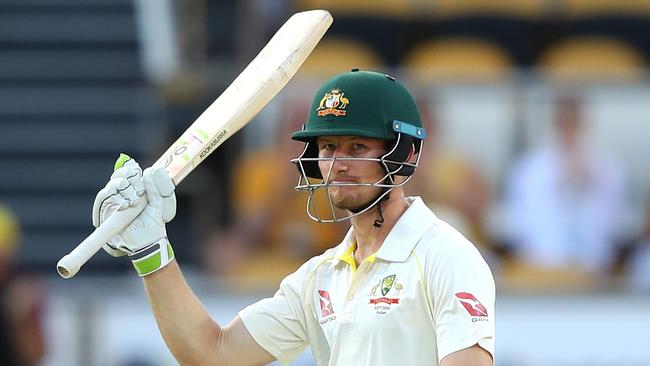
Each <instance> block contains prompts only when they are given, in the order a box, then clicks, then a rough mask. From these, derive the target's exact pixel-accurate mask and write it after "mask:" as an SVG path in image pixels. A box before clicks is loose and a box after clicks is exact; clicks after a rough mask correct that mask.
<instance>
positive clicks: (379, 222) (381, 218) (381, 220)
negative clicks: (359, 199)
mask: <svg viewBox="0 0 650 366" xmlns="http://www.w3.org/2000/svg"><path fill="white" fill-rule="evenodd" d="M391 189H392V188H384V189H382V190H381V191H380V192H379V193H378V194H377V195H376V196H375V197H373V198H372V199H370V200H368V203H366V204H365V205H363V206H359V207H356V208H353V209H348V211H350V212H352V213H355V214H356V213H359V212H361V211H363V210H367V209H368V208H371V207H372V206H373V203H374V205H375V206H377V214H378V215H379V218H378V219H377V220H375V222H374V224H372V226H374V227H376V228H380V227H382V225H383V223H384V215H383V214H382V212H381V204H382V202H384V201H388V199H389V198H390V192H388V193H386V191H390V190H391ZM385 193H386V195H385V196H384V197H382V199H380V200H379V201H377V202H375V201H376V200H377V198H378V197H379V196H381V195H383V194H385Z"/></svg>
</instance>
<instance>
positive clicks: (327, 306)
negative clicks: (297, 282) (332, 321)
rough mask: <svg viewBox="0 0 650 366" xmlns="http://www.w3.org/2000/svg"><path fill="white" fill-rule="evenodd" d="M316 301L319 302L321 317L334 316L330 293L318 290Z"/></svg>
mask: <svg viewBox="0 0 650 366" xmlns="http://www.w3.org/2000/svg"><path fill="white" fill-rule="evenodd" d="M318 300H319V301H320V312H321V315H322V317H323V318H324V317H326V316H329V315H332V314H334V308H333V307H332V300H330V293H329V292H327V291H324V290H318Z"/></svg>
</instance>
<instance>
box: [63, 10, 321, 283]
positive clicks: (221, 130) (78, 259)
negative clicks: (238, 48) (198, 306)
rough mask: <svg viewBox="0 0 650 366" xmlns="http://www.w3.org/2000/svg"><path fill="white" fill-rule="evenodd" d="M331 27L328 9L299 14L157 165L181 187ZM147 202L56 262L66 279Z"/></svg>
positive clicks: (121, 213)
mask: <svg viewBox="0 0 650 366" xmlns="http://www.w3.org/2000/svg"><path fill="white" fill-rule="evenodd" d="M331 24H332V16H331V15H330V13H329V12H327V11H325V10H310V11H305V12H301V13H296V14H294V15H293V16H292V17H291V18H289V20H287V22H286V23H285V24H284V25H283V26H282V27H281V28H280V29H279V30H278V31H277V33H276V34H275V35H274V36H273V38H271V40H270V41H269V43H267V45H266V46H265V47H264V48H263V49H262V51H260V53H259V54H258V55H257V57H255V59H253V61H251V63H250V64H249V65H248V66H247V67H246V68H245V69H244V71H242V72H241V74H239V76H238V77H237V78H236V79H235V81H233V82H232V84H230V86H228V88H226V90H225V91H224V92H223V93H222V94H221V95H220V96H219V97H218V98H217V99H216V100H215V101H214V102H213V103H212V104H211V105H210V106H209V107H208V108H207V109H206V110H205V111H204V112H203V113H202V114H201V115H200V116H199V118H197V119H196V121H194V123H192V125H191V126H190V127H189V128H188V129H187V130H186V131H185V132H184V133H183V134H182V135H181V137H180V138H179V139H178V140H176V142H174V144H172V146H171V147H170V148H169V149H167V151H166V152H165V153H164V154H163V155H162V156H161V157H160V159H158V161H156V163H155V164H154V165H153V166H154V167H161V166H162V167H165V171H166V172H167V174H168V175H169V177H170V178H171V179H172V181H173V182H174V184H175V185H176V186H178V184H179V183H180V182H181V181H182V180H183V179H184V178H185V177H186V176H187V175H188V174H189V173H190V172H191V171H192V170H194V168H196V166H198V165H199V164H200V163H201V162H202V161H203V160H204V159H205V158H206V157H207V156H208V155H210V153H212V152H213V151H214V150H215V149H216V148H217V147H218V146H219V145H221V144H222V143H223V142H224V141H226V140H227V139H228V138H230V136H232V135H233V134H234V133H236V132H237V131H239V130H240V129H241V128H242V127H244V126H245V125H246V124H247V123H248V122H250V120H251V119H253V117H255V115H256V114H257V113H258V112H259V111H260V110H261V109H262V108H263V107H264V106H265V105H266V104H267V103H268V102H269V101H271V99H272V98H273V97H274V96H275V95H276V94H277V93H278V92H279V91H280V90H281V89H282V88H283V87H284V86H285V85H286V84H287V82H288V81H289V79H291V77H292V76H293V75H294V74H295V73H296V71H298V68H299V67H300V65H302V63H303V62H304V61H305V59H306V58H307V56H309V54H310V53H311V51H312V50H313V49H314V47H316V44H318V41H319V40H320V39H321V38H322V37H323V35H324V34H325V32H326V31H327V29H328V28H329V26H330V25H331ZM146 205H147V201H146V199H145V197H142V198H141V199H139V200H138V204H137V206H136V207H137V209H136V208H130V209H127V210H123V211H118V212H116V213H115V214H113V215H111V216H110V217H109V218H108V220H106V221H105V222H104V223H103V224H102V225H100V227H98V228H96V229H95V231H93V233H92V234H90V235H89V236H88V237H87V238H86V239H85V240H84V241H82V242H81V243H80V244H79V245H77V247H76V248H74V249H73V250H72V251H71V252H70V253H69V254H68V255H66V256H64V257H63V258H61V259H60V260H59V262H58V263H57V266H56V268H57V271H58V272H59V274H60V275H61V277H63V278H70V277H72V276H74V275H75V274H76V273H77V272H78V271H79V269H80V268H81V266H82V265H83V264H84V263H86V262H87V261H88V260H89V259H90V258H91V257H92V256H93V255H95V253H97V251H99V249H101V247H102V246H103V245H104V243H106V242H108V240H109V239H110V238H111V237H113V236H114V235H116V234H117V233H119V232H120V231H122V230H123V229H124V228H126V227H127V226H128V225H129V223H130V222H131V221H133V220H134V219H135V218H136V217H137V216H138V215H139V214H140V212H142V210H144V208H145V207H146Z"/></svg>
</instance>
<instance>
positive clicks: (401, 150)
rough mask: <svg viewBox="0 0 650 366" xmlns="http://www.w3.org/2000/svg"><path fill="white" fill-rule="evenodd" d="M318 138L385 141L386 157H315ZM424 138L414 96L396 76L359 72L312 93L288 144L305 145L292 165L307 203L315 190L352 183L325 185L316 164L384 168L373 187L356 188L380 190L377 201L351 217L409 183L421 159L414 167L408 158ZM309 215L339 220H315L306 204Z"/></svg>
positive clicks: (340, 76)
mask: <svg viewBox="0 0 650 366" xmlns="http://www.w3.org/2000/svg"><path fill="white" fill-rule="evenodd" d="M319 136H360V137H370V138H378V139H382V140H386V141H387V144H386V146H387V148H386V153H385V154H383V155H381V156H379V157H377V158H351V157H333V158H319V157H318V146H317V144H316V138H317V137H319ZM425 137H426V131H425V129H424V128H422V122H421V118H420V114H419V112H418V110H417V107H416V105H415V101H414V100H413V97H412V96H411V94H410V93H409V91H408V90H407V89H406V88H405V87H404V86H403V85H402V84H400V83H399V82H398V81H397V80H395V78H394V77H392V76H390V75H387V74H382V73H377V72H371V71H359V70H358V69H353V70H352V71H351V72H347V73H343V74H339V75H337V76H335V77H333V78H332V79H330V80H329V81H327V82H326V83H325V84H324V85H323V86H322V87H321V88H320V89H319V90H318V91H317V92H316V95H315V96H314V100H313V102H312V104H311V107H310V109H309V117H308V119H307V122H306V123H305V125H304V126H303V129H302V130H301V131H297V132H294V133H293V134H292V135H291V138H292V139H294V140H298V141H303V142H305V143H306V144H305V149H304V150H303V153H302V155H301V156H300V157H298V158H297V159H293V160H292V162H293V163H294V164H296V166H297V168H298V171H299V172H300V174H301V179H300V181H299V183H298V185H297V186H296V187H295V188H296V189H297V190H306V191H309V192H310V198H311V194H312V193H313V191H315V190H316V189H318V188H325V189H327V188H328V187H330V186H334V185H351V184H352V183H346V184H343V183H340V184H339V183H329V179H327V178H328V177H323V176H322V174H321V172H320V169H319V168H318V162H319V161H324V160H331V161H332V162H333V161H334V160H366V161H368V160H371V161H376V162H377V163H378V164H380V165H381V166H382V167H383V169H384V170H385V172H386V175H385V176H384V177H383V178H382V179H381V180H380V181H378V182H375V183H372V184H354V185H372V186H376V187H381V188H384V190H383V194H382V195H380V197H378V199H377V200H376V202H374V203H373V202H370V203H369V205H368V207H364V208H363V210H361V211H359V212H355V214H360V213H361V212H365V211H367V210H368V209H369V208H371V207H373V206H374V205H375V204H376V203H378V202H379V201H380V200H381V198H383V197H385V196H387V195H388V193H389V192H390V190H392V189H393V188H395V187H397V186H401V185H403V184H405V183H406V181H408V180H409V178H410V176H411V175H412V174H413V173H414V172H415V169H416V168H417V166H418V162H419V156H420V154H417V160H416V161H415V162H414V163H413V162H408V161H407V160H408V157H409V155H410V153H411V151H412V149H415V152H416V153H419V151H420V149H421V145H422V141H423V140H424V138H425ZM330 173H331V171H330ZM395 176H405V177H407V179H406V180H404V181H403V182H400V183H396V182H395V180H394V178H395ZM308 178H314V179H320V180H322V182H321V183H319V184H313V183H311V182H310V181H309V179H308ZM307 211H308V214H309V216H310V217H312V218H313V219H315V220H317V221H325V222H332V221H339V220H322V219H316V218H315V217H314V216H312V214H311V213H310V208H309V201H308V209H307ZM352 216H354V215H352ZM349 217H351V216H349ZM346 218H348V217H346Z"/></svg>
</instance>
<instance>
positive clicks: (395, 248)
mask: <svg viewBox="0 0 650 366" xmlns="http://www.w3.org/2000/svg"><path fill="white" fill-rule="evenodd" d="M406 200H407V201H408V202H409V204H410V205H409V208H408V209H406V211H404V213H403V214H402V216H400V218H399V219H398V220H397V223H395V226H394V227H393V228H392V229H391V231H390V232H389V233H388V236H387V237H386V239H385V240H384V243H383V244H382V245H381V247H380V248H379V250H378V251H377V252H376V253H375V257H376V258H380V259H383V260H385V261H389V262H404V261H406V260H407V259H408V257H409V255H410V254H411V251H413V248H415V245H416V244H417V242H418V241H419V240H420V238H421V237H422V235H424V233H425V232H426V231H427V229H429V228H430V227H431V225H432V224H433V222H434V221H435V220H437V218H436V215H435V214H434V213H433V212H432V211H431V210H430V209H429V208H428V207H427V206H426V205H425V204H424V202H423V201H422V199H421V198H420V197H408V198H407V199H406ZM355 248H356V243H355V240H354V228H352V227H351V228H350V230H348V232H347V234H346V235H345V238H344V239H343V241H342V242H341V244H339V245H338V247H337V248H336V251H335V253H334V260H333V261H332V264H331V266H332V267H334V266H336V265H337V264H338V263H340V262H341V261H345V258H347V257H348V256H349V254H350V253H351V252H352V251H354V249H355Z"/></svg>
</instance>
